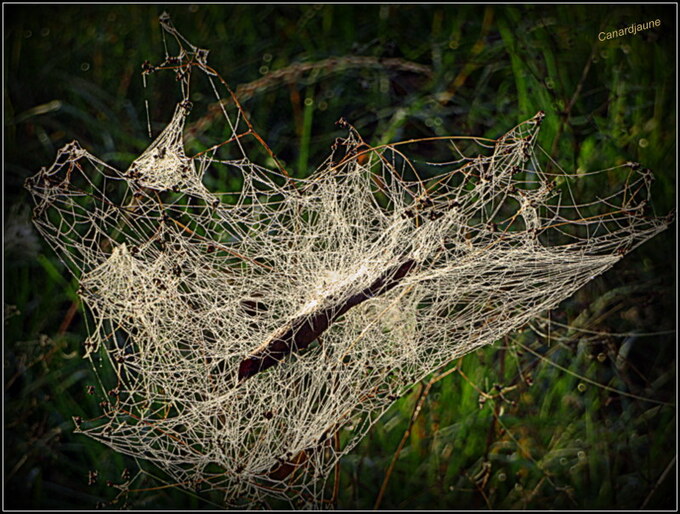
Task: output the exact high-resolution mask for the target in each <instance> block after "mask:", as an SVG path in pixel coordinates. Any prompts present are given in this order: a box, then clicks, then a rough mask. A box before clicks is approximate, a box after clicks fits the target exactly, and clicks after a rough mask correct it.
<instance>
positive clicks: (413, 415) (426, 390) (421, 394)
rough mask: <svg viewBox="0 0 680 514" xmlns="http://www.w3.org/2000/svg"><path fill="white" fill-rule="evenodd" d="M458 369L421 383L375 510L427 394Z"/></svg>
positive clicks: (378, 505)
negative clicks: (424, 384) (423, 383)
mask: <svg viewBox="0 0 680 514" xmlns="http://www.w3.org/2000/svg"><path fill="white" fill-rule="evenodd" d="M457 370H458V365H456V366H454V367H452V368H451V369H449V370H447V371H445V372H443V373H440V374H438V375H435V376H434V377H432V378H431V379H430V381H429V382H428V383H427V385H426V386H425V387H423V385H422V382H421V383H420V392H419V393H418V398H417V399H416V403H415V405H414V407H413V412H412V413H411V419H410V420H409V423H408V426H407V427H406V430H405V431H404V435H403V436H402V437H401V441H399V446H397V450H396V451H395V452H394V455H393V456H392V461H391V462H390V466H389V467H388V468H387V471H386V472H385V478H384V479H383V483H382V485H381V486H380V491H379V492H378V497H377V498H376V499H375V504H374V505H373V510H378V509H379V508H380V504H381V503H382V500H383V497H384V496H385V491H386V490H387V484H388V483H389V482H390V478H391V477H392V472H393V471H394V466H395V465H396V463H397V459H399V454H400V453H401V451H402V450H403V449H404V445H405V444H406V441H407V440H408V438H409V436H410V435H411V430H412V429H413V425H414V423H415V422H416V420H417V419H418V416H419V415H420V411H421V410H422V408H423V405H424V404H425V400H426V399H427V396H428V395H429V394H430V391H431V390H432V386H433V385H434V384H436V383H437V382H439V381H440V380H441V379H443V378H445V377H447V376H448V375H450V374H451V373H453V372H455V371H457Z"/></svg>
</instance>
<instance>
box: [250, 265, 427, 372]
mask: <svg viewBox="0 0 680 514" xmlns="http://www.w3.org/2000/svg"><path fill="white" fill-rule="evenodd" d="M415 265H416V261H415V260H413V259H407V260H406V261H404V262H403V263H401V264H399V265H397V266H393V267H391V268H389V269H388V270H387V271H385V272H384V273H382V274H381V275H380V276H379V277H378V278H377V279H376V280H375V281H374V282H373V283H372V284H371V285H370V286H368V287H367V288H366V289H364V290H363V291H361V292H359V293H356V294H353V295H348V296H346V297H345V298H342V299H340V300H339V301H337V302H333V303H331V305H329V306H326V307H320V308H318V309H317V310H316V311H313V312H311V313H309V314H304V315H302V316H298V317H297V318H295V319H293V320H292V321H291V322H290V323H288V324H287V325H286V326H284V327H283V328H281V330H279V331H278V332H277V333H276V334H275V335H274V336H272V337H271V338H270V339H269V340H268V341H267V342H266V343H264V344H263V345H262V346H260V347H259V348H258V349H257V350H255V351H254V352H253V353H252V354H251V355H249V356H248V357H247V358H246V359H244V360H242V361H241V363H240V365H239V369H238V379H239V383H242V382H243V381H244V380H246V379H248V378H250V377H252V376H254V375H256V374H257V373H259V372H260V371H264V370H266V369H268V368H271V367H272V366H275V365H276V364H278V363H279V362H281V361H282V360H283V359H284V358H285V357H286V356H288V355H289V354H291V353H293V352H296V351H299V350H303V349H305V348H307V346H309V344H310V343H311V342H312V341H314V340H315V339H316V338H318V337H319V336H320V335H321V334H323V333H324V332H325V331H326V330H327V329H328V327H329V326H330V325H331V324H332V323H333V322H334V321H335V320H337V319H338V318H339V317H340V316H342V315H343V314H345V313H346V312H347V311H348V310H350V309H351V308H352V307H355V306H357V305H359V304H360V303H362V302H364V301H366V300H368V299H369V298H373V297H376V296H380V295H381V294H384V293H386V292H387V291H389V290H391V289H393V288H395V287H396V286H397V285H398V284H399V282H401V279H402V278H404V277H405V276H406V275H407V274H408V273H409V272H410V271H411V270H412V269H413V268H414V267H415Z"/></svg>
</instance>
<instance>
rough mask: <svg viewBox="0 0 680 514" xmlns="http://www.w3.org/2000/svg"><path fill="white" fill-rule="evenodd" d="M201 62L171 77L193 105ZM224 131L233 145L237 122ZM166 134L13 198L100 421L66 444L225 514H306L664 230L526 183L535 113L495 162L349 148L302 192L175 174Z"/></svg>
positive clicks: (641, 195)
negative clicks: (57, 294) (518, 332)
mask: <svg viewBox="0 0 680 514" xmlns="http://www.w3.org/2000/svg"><path fill="white" fill-rule="evenodd" d="M167 23H168V22H167V21H166V25H167ZM168 26H169V25H168ZM169 27H170V28H172V27H171V26H169ZM166 30H168V32H170V33H171V34H173V32H172V31H170V30H169V29H168V27H166ZM173 30H174V29H173ZM178 41H181V42H183V43H184V45H185V46H186V45H187V43H186V42H185V41H184V40H183V39H181V40H180V39H178ZM201 52H203V51H201ZM197 55H201V56H202V57H201V59H200V60H196V59H195V56H197ZM206 55H207V53H200V54H199V49H196V48H194V47H188V48H183V50H182V52H181V53H180V57H177V58H174V59H177V60H179V62H180V63H185V64H187V70H191V69H192V67H193V68H194V69H199V70H200V71H203V72H205V73H206V75H207V76H208V78H209V80H210V81H211V83H213V80H217V79H215V77H216V76H217V75H216V74H215V72H214V70H211V69H209V68H208V67H207V63H206V60H205V56H206ZM192 59H193V60H192ZM183 80H184V79H183ZM187 80H188V79H187ZM215 84H217V83H215ZM215 84H213V89H214V90H215V91H217V87H216V86H215ZM217 85H219V84H217ZM218 100H220V101H221V100H222V99H221V98H219V95H218ZM224 115H225V125H226V126H227V127H228V130H230V131H231V134H230V137H229V138H228V139H229V140H233V141H235V142H236V143H235V144H237V145H238V143H239V138H238V137H235V136H237V135H238V134H239V132H238V131H239V130H243V118H242V116H243V113H242V112H241V111H240V109H238V110H237V111H236V112H228V111H227V110H224ZM188 116H189V110H188V109H187V108H186V104H185V103H182V104H180V105H178V107H177V109H176V111H175V114H174V117H173V119H172V121H171V122H170V123H169V125H168V127H167V128H166V129H165V130H164V131H163V132H162V133H161V134H160V135H159V136H158V138H157V139H156V140H155V141H154V142H153V144H152V145H151V146H150V147H149V148H148V149H147V150H146V151H145V152H144V153H143V154H142V155H141V156H140V157H139V158H138V159H137V160H136V161H135V162H134V163H133V164H132V165H131V166H130V167H129V168H128V169H127V170H118V169H116V168H114V167H112V166H109V165H108V164H106V163H104V162H103V161H101V160H99V159H97V158H96V157H95V156H93V155H92V154H90V153H89V152H88V151H87V150H85V149H83V148H81V147H80V146H79V145H78V144H77V143H76V142H74V143H71V144H69V145H67V146H66V147H64V148H63V149H62V150H61V151H60V152H59V154H58V156H57V159H56V161H55V163H54V164H53V165H52V166H51V167H49V168H43V169H42V170H40V172H39V173H38V174H37V175H36V176H34V177H32V178H31V179H29V181H28V182H27V186H28V188H29V190H30V191H31V193H32V195H33V197H34V200H35V203H36V207H35V211H34V218H35V223H36V226H37V227H38V229H39V230H40V232H41V233H42V235H43V236H44V237H45V238H46V239H47V241H49V243H50V244H51V245H52V246H53V248H54V249H55V251H56V252H57V254H58V255H59V256H60V257H61V259H62V260H63V261H64V263H65V264H66V265H67V266H68V268H69V269H70V270H71V271H72V272H73V273H74V274H75V275H76V276H77V277H78V278H79V280H80V289H79V295H80V297H81V299H82V302H83V305H84V306H85V308H86V310H87V312H88V313H89V318H88V319H89V337H88V339H87V340H86V341H85V355H86V357H87V358H88V359H89V360H90V361H91V362H92V366H93V369H94V371H95V373H96V375H97V377H98V380H99V383H98V387H99V389H100V392H101V394H102V395H103V397H104V401H103V402H102V404H101V405H102V410H103V412H102V413H101V415H100V416H97V417H95V418H93V419H91V420H78V423H77V429H78V430H79V431H80V432H82V433H84V434H87V435H88V436H90V437H93V438H95V439H97V440H99V441H101V442H103V443H104V444H106V445H108V446H110V447H111V448H113V449H115V450H116V451H119V452H122V453H125V454H128V455H132V456H135V457H138V458H141V459H146V460H149V461H152V462H153V463H155V464H156V465H157V466H158V467H160V468H161V469H163V470H164V471H165V472H166V473H167V474H168V476H169V477H170V478H169V479H170V480H172V481H174V482H175V483H177V484H180V485H182V486H184V487H191V488H195V489H198V490H219V491H221V492H223V494H224V501H225V503H226V504H227V505H238V504H240V503H239V502H243V501H244V499H247V500H252V501H255V500H258V499H262V498H265V497H277V498H281V499H286V500H291V499H294V498H302V499H303V500H305V501H309V502H312V503H313V502H318V501H319V500H321V499H322V498H323V497H324V493H325V491H327V489H326V488H325V485H324V484H325V481H326V479H327V478H328V477H329V475H330V473H331V471H332V469H333V466H334V465H335V463H336V462H337V461H338V459H340V458H341V457H342V456H343V455H345V454H346V453H348V452H349V451H351V450H352V448H353V447H354V446H355V445H356V444H357V443H358V442H359V440H360V439H361V437H363V436H364V435H365V434H366V432H367V431H368V429H369V428H370V427H371V425H372V424H373V423H374V422H375V421H376V420H377V419H378V418H379V417H380V415H381V414H382V413H383V412H384V411H385V410H386V409H387V408H388V407H389V406H390V404H391V403H392V402H393V401H394V399H395V398H397V397H398V396H399V395H400V394H402V393H403V392H404V391H406V390H407V389H408V388H409V387H410V386H411V385H412V384H414V383H416V382H418V381H419V380H421V379H422V378H423V377H425V376H426V375H427V374H429V373H431V372H432V371H434V370H436V369H437V368H439V367H441V366H442V365H444V364H446V363H447V362H450V361H451V360H452V359H455V358H457V357H460V356H462V355H465V354H466V353H469V352H471V351H474V350H476V349H478V348H480V347H482V346H484V345H488V344H491V343H493V342H494V341H496V340H497V339H499V338H500V337H501V336H502V335H504V334H506V333H508V332H510V331H513V330H515V329H517V328H519V327H521V326H522V325H524V324H525V323H527V322H528V321H529V320H531V319H532V318H534V317H535V316H537V315H539V314H540V313H541V312H543V311H545V310H546V309H550V308H553V307H555V306H557V304H558V303H559V302H560V301H562V300H563V299H565V298H567V297H568V296H569V295H571V294H572V293H573V292H574V291H576V290H577V289H578V288H579V287H581V286H582V285H583V284H585V283H586V282H587V281H589V280H590V279H592V278H593V277H594V276H596V275H598V274H600V273H602V272H604V271H605V270H607V269H609V268H610V267H611V266H613V265H614V264H615V263H616V262H617V261H618V260H619V259H621V258H622V257H623V255H624V254H625V253H626V252H628V251H630V250H631V249H633V248H634V247H636V246H637V245H639V244H641V243H642V242H644V241H646V240H647V239H649V238H650V237H652V236H654V235H655V234H656V233H658V232H659V231H661V230H663V229H664V228H666V226H667V224H668V220H667V219H665V218H657V217H654V216H650V215H648V212H647V209H648V207H647V206H646V203H647V201H648V199H649V198H648V188H649V185H650V183H651V179H652V176H651V173H650V172H649V171H648V170H644V169H642V168H640V167H639V166H638V165H636V164H632V163H629V164H627V165H624V166H618V167H615V168H611V169H609V170H603V171H600V172H593V173H581V174H578V175H574V174H569V173H563V172H561V171H560V172H555V173H547V172H545V171H543V170H542V169H541V166H540V164H539V161H538V159H537V158H536V154H537V150H538V147H537V145H536V136H537V133H538V130H539V127H540V124H541V120H542V119H543V115H542V113H539V114H537V115H536V116H534V117H533V118H531V119H529V120H527V121H525V122H523V123H520V124H519V125H518V126H517V127H515V128H513V129H511V130H510V131H509V132H507V133H506V134H505V135H503V136H502V137H500V138H498V139H496V140H488V139H483V138H458V139H457V138H451V139H450V140H449V141H444V142H443V144H447V145H448V148H449V149H450V150H451V154H452V155H450V156H449V157H450V158H448V159H444V160H442V162H440V163H439V165H438V166H437V167H436V169H437V173H436V174H433V173H430V174H427V175H424V174H422V173H420V172H418V171H417V167H416V165H415V164H414V163H413V162H411V161H409V160H408V159H406V158H405V156H404V152H403V151H402V150H403V148H402V147H398V145H391V146H390V145H387V146H382V147H379V148H367V147H366V145H365V144H363V142H362V141H361V140H360V139H359V138H358V135H357V134H356V133H355V132H354V131H352V130H350V132H349V135H348V137H347V138H346V139H345V140H344V141H342V142H341V144H339V145H337V148H336V150H335V151H334V154H333V155H332V157H331V159H329V161H327V163H326V164H325V165H323V166H322V167H321V168H320V169H319V170H317V171H316V172H315V173H314V174H312V175H311V176H310V177H308V178H306V179H293V178H290V177H289V176H287V175H286V174H285V173H283V172H282V171H281V170H269V169H265V168H262V167H261V166H258V165H257V164H255V163H253V162H251V161H250V160H249V159H248V157H247V155H245V153H244V154H243V155H242V156H241V157H240V158H238V159H234V158H229V159H226V158H220V157H219V155H218V154H217V150H214V151H210V152H205V153H203V154H202V155H199V156H195V157H189V156H187V155H186V154H185V151H184V148H183V145H182V134H183V131H184V125H185V121H186V119H187V117H188ZM449 143H451V144H449ZM219 146H220V145H219V144H218V145H216V147H215V148H217V147H219ZM215 162H219V163H220V164H221V165H222V166H224V167H226V168H228V170H229V172H230V173H237V174H239V175H240V176H241V177H242V181H243V187H242V189H241V191H240V192H238V193H237V194H235V195H226V194H217V193H213V192H211V191H209V190H208V189H207V188H206V187H205V186H204V184H203V178H204V175H205V173H211V165H212V164H213V163H215ZM421 175H422V176H421ZM614 179H617V180H614ZM583 181H586V182H592V183H597V184H598V185H599V186H598V188H597V192H598V194H597V196H596V197H587V195H586V194H585V193H584V191H585V190H584V189H583V188H581V187H580V185H579V184H580V183H582V182H583ZM613 183H618V184H620V185H621V188H620V189H616V188H614V187H613V186H612V185H611V184H613ZM576 193H581V194H582V197H579V198H575V195H576ZM227 197H228V199H229V200H230V201H229V202H228V201H227ZM234 199H235V200H234ZM232 200H233V201H232ZM341 430H343V431H344V433H345V434H346V437H343V439H344V443H343V444H342V445H340V444H338V443H337V441H335V437H334V435H335V434H337V433H338V432H339V431H341Z"/></svg>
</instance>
